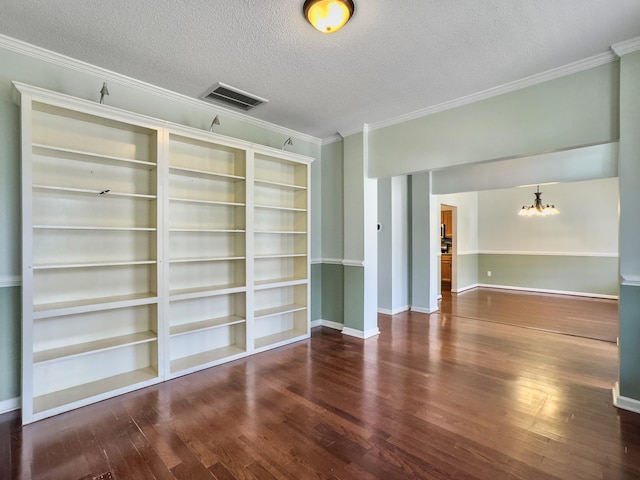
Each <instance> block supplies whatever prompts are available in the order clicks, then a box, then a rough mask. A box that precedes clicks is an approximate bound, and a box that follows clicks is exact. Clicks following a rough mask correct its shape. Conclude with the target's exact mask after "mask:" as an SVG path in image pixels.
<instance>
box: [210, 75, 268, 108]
mask: <svg viewBox="0 0 640 480" xmlns="http://www.w3.org/2000/svg"><path fill="white" fill-rule="evenodd" d="M200 98H201V99H202V100H206V101H208V102H215V103H222V104H224V105H229V106H231V107H235V108H239V109H240V110H244V111H245V112H246V111H247V110H251V109H253V108H256V107H258V106H260V105H262V104H263V103H267V102H268V101H269V100H267V99H265V98H260V97H258V96H256V95H252V94H251V93H247V92H243V91H242V90H240V89H238V88H234V87H230V86H229V85H225V84H224V83H221V82H219V83H217V84H215V85H214V86H213V87H211V88H209V89H207V91H206V92H204V93H203V94H202V95H200Z"/></svg>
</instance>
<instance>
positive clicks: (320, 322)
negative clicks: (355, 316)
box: [311, 318, 344, 331]
mask: <svg viewBox="0 0 640 480" xmlns="http://www.w3.org/2000/svg"><path fill="white" fill-rule="evenodd" d="M316 327H327V328H333V329H334V330H340V331H342V329H343V328H344V325H343V324H342V323H338V322H332V321H331V320H323V319H321V318H320V319H318V320H313V321H312V322H311V328H316Z"/></svg>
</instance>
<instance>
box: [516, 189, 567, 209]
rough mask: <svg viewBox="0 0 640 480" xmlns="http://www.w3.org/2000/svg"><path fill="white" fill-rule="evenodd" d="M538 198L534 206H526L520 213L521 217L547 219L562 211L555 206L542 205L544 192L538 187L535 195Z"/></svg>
mask: <svg viewBox="0 0 640 480" xmlns="http://www.w3.org/2000/svg"><path fill="white" fill-rule="evenodd" d="M533 194H534V195H535V196H536V200H535V202H534V203H533V205H530V206H528V207H527V206H524V207H522V208H521V209H520V211H519V212H518V215H520V216H521V217H546V216H548V215H557V214H559V213H560V211H559V210H558V209H557V208H556V206H555V205H549V204H547V205H545V204H543V203H542V192H541V191H540V186H539V185H538V191H537V192H534V193H533Z"/></svg>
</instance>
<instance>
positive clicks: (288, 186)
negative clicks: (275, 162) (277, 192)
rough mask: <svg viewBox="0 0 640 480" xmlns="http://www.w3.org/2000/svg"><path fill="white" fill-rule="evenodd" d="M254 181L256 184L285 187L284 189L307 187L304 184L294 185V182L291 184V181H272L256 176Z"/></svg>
mask: <svg viewBox="0 0 640 480" xmlns="http://www.w3.org/2000/svg"><path fill="white" fill-rule="evenodd" d="M254 182H255V183H256V184H257V185H268V186H272V187H279V188H286V189H291V190H306V189H307V187H306V186H304V185H295V184H291V183H281V182H272V181H270V180H261V179H259V178H256V179H255V180H254Z"/></svg>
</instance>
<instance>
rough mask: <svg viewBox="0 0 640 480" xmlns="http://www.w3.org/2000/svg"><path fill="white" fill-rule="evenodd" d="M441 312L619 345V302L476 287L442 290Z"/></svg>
mask: <svg viewBox="0 0 640 480" xmlns="http://www.w3.org/2000/svg"><path fill="white" fill-rule="evenodd" d="M440 310H441V313H443V314H447V315H455V316H457V317H464V318H471V319H475V320H484V321H489V322H498V323H505V324H507V325H515V326H519V327H526V328H536V329H538V330H545V331H548V332H555V333H562V334H565V335H574V336H577V337H585V338H593V339H596V340H605V341H607V342H616V339H617V337H618V301H617V300H608V299H601V298H588V297H576V296H570V295H555V294H541V293H531V292H521V291H513V290H500V289H491V288H475V289H473V290H469V291H466V292H462V293H460V294H457V295H456V294H453V295H452V294H451V291H450V290H449V291H445V289H444V288H443V290H442V302H441V306H440Z"/></svg>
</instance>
